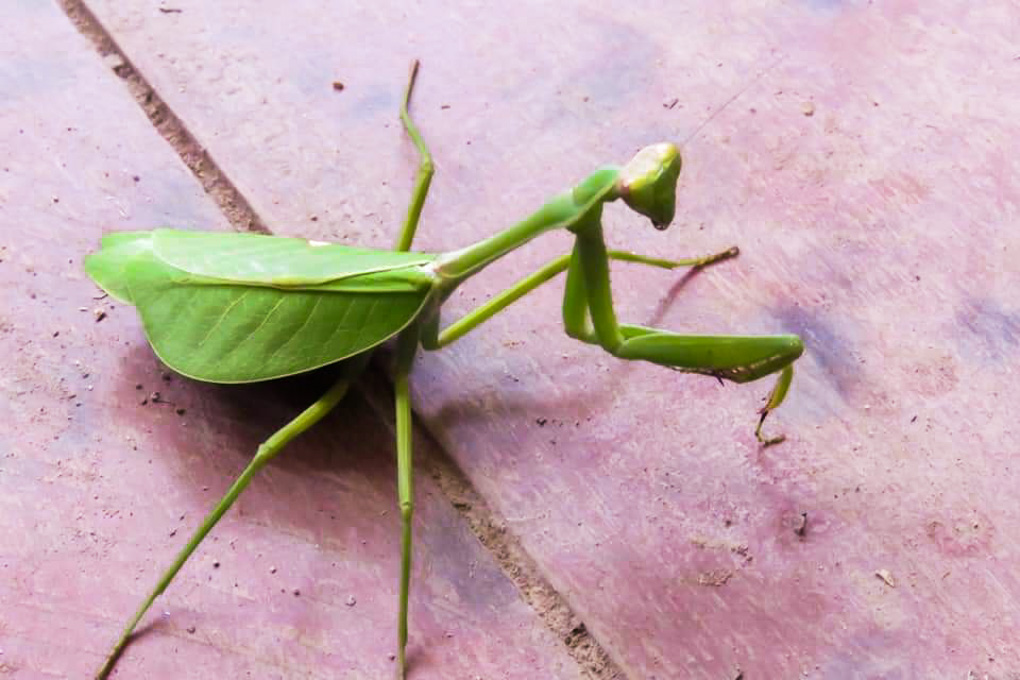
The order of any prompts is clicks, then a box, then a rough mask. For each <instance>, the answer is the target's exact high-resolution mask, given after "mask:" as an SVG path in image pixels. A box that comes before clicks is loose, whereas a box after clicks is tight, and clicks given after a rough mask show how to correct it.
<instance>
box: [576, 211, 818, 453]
mask: <svg viewBox="0 0 1020 680" xmlns="http://www.w3.org/2000/svg"><path fill="white" fill-rule="evenodd" d="M600 213H601V209H598V210H593V211H592V212H591V214H590V215H589V216H588V217H586V218H585V220H584V221H582V222H579V224H578V227H577V228H576V229H575V230H574V231H575V233H576V234H577V240H576V242H575V245H574V250H573V253H572V255H571V260H570V264H569V267H568V272H567V285H566V289H565V292H564V300H563V319H564V325H565V326H566V330H567V334H568V335H570V336H571V337H574V338H577V339H578V340H582V341H584V342H587V343H591V344H595V345H599V346H601V347H602V348H603V349H605V350H606V351H607V352H609V353H610V354H612V355H613V356H617V357H620V358H621V359H631V360H634V359H637V360H643V361H649V362H652V363H656V364H660V365H663V366H667V367H670V368H674V369H676V370H680V371H685V372H691V373H701V374H704V375H711V376H714V377H717V378H726V379H727V380H732V381H733V382H737V383H743V382H750V381H752V380H757V379H758V378H762V377H764V376H766V375H769V374H771V373H775V372H776V371H780V377H779V380H778V381H777V383H776V386H775V387H774V388H773V390H772V392H771V393H770V394H769V397H768V400H767V401H766V404H765V407H764V408H762V410H761V417H760V419H759V421H758V427H757V428H756V429H755V436H756V437H757V439H758V441H759V442H761V443H762V444H763V445H765V446H771V445H773V444H778V443H779V442H781V441H783V440H784V437H783V436H779V437H774V438H771V439H769V438H765V437H764V436H763V435H762V433H761V430H762V425H763V424H764V422H765V417H766V416H767V415H768V413H769V412H770V411H772V410H773V409H775V408H777V407H778V406H779V405H780V404H781V403H782V402H783V399H784V398H785V397H786V393H787V390H788V389H789V386H790V381H791V380H792V379H793V368H792V364H793V362H794V361H795V360H796V359H797V357H799V356H800V355H801V353H802V351H803V345H802V344H801V341H800V338H798V337H797V336H794V335H773V336H732V335H717V336H706V335H680V334H677V333H673V332H670V331H663V330H659V329H656V328H645V327H643V326H634V325H629V324H624V325H621V324H619V323H618V322H617V320H616V312H615V310H614V308H613V298H612V290H611V288H610V285H609V264H608V260H609V259H610V256H609V253H608V252H607V250H606V246H605V242H604V240H603V237H602V225H601V223H600V221H599V218H600Z"/></svg>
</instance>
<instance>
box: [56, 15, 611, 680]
mask: <svg viewBox="0 0 1020 680" xmlns="http://www.w3.org/2000/svg"><path fill="white" fill-rule="evenodd" d="M58 3H59V4H60V6H61V8H62V9H63V10H64V12H65V13H66V14H67V16H68V18H69V19H70V20H71V23H72V24H73V25H74V26H75V28H76V29H78V31H79V32H80V33H81V34H82V35H83V36H85V37H86V38H87V39H89V41H91V42H92V44H93V46H94V47H95V48H96V51H98V52H99V54H100V55H101V56H102V57H104V59H106V60H107V63H110V64H111V66H112V70H113V72H114V73H116V74H117V75H118V76H119V77H120V78H121V79H122V80H124V82H125V83H126V84H127V86H128V89H129V91H130V92H131V94H132V96H133V97H134V98H135V101H136V102H137V103H138V105H139V106H140V107H142V110H143V111H144V112H145V115H146V116H148V118H149V121H150V122H151V123H152V125H153V127H155V128H156V130H157V132H159V133H160V135H162V137H163V138H164V139H165V140H166V141H167V143H168V144H170V146H171V147H172V148H173V149H174V151H175V152H177V155H178V156H179V157H180V158H181V160H182V161H183V162H184V164H185V165H187V167H188V169H190V170H191V172H192V174H193V175H194V176H195V178H196V179H198V181H199V182H200V183H201V185H202V188H203V189H204V190H205V192H206V193H207V194H208V195H209V196H210V198H212V200H213V201H214V202H215V203H216V205H217V206H218V207H219V208H220V210H221V211H222V212H223V214H224V215H225V216H226V217H227V219H228V220H229V221H230V224H231V225H232V226H233V227H234V229H235V230H237V231H252V232H258V233H263V234H271V233H272V232H271V231H270V230H269V228H268V227H267V226H266V225H265V223H264V222H263V221H262V218H260V217H259V215H258V213H256V212H255V209H254V208H253V207H252V206H251V204H250V203H249V202H248V200H247V199H246V198H245V197H244V195H243V194H242V193H241V192H240V191H239V190H238V189H237V187H236V186H235V185H234V184H233V183H232V182H231V181H230V179H229V178H228V177H227V175H226V173H224V172H223V170H222V169H221V168H220V167H219V165H217V164H216V162H215V161H214V160H213V158H212V157H211V156H210V155H209V153H208V152H207V151H206V149H205V148H203V147H202V145H201V144H199V142H198V140H197V139H195V137H194V136H193V135H192V134H191V132H190V131H189V130H188V128H187V127H186V126H185V125H184V123H183V121H181V119H180V118H179V117H178V116H177V114H175V113H174V112H173V110H172V109H171V108H170V106H169V105H168V104H167V103H166V102H165V101H163V99H162V98H161V97H160V96H159V95H158V94H157V93H156V91H155V89H154V88H153V87H152V85H151V84H150V83H149V81H147V80H146V79H145V78H144V77H143V76H142V75H141V73H139V71H138V69H136V68H135V67H134V65H133V64H132V63H131V61H130V60H129V59H128V57H127V55H126V54H125V53H124V52H123V50H121V49H120V47H119V46H118V45H117V44H116V42H115V41H114V40H113V37H112V36H111V35H110V34H109V32H107V30H106V29H105V28H104V27H103V25H102V24H101V23H100V22H99V20H98V19H96V17H95V15H94V14H93V13H92V12H91V10H89V9H88V7H87V6H86V5H85V4H84V0H58ZM367 373H368V374H370V375H371V376H372V377H371V378H370V379H369V380H367V381H366V380H364V379H363V380H361V381H359V383H358V386H357V388H356V389H358V391H360V392H362V394H364V396H365V398H366V399H367V400H368V402H369V404H370V405H371V407H372V409H373V410H374V411H375V412H376V413H377V414H378V415H379V416H380V418H381V420H382V421H383V422H384V423H385V424H386V426H387V427H388V428H390V429H391V430H392V429H393V413H392V408H390V406H389V403H390V402H391V401H392V384H391V382H390V381H389V379H388V378H387V377H386V376H385V375H382V374H381V373H382V372H381V371H380V370H379V369H378V368H374V367H373V368H370V369H369V371H368V372H367ZM383 384H385V385H386V386H387V388H386V390H387V391H388V392H389V393H390V397H389V400H388V401H386V400H384V395H383V394H382V391H383V390H382V387H381V385H383ZM414 431H415V432H416V436H415V438H416V439H417V440H419V441H422V440H424V441H426V442H427V445H426V446H425V447H424V451H423V453H425V455H420V456H419V462H418V464H417V465H416V467H418V468H419V469H421V470H422V471H424V472H425V473H426V474H428V475H429V476H430V477H431V478H432V479H433V481H434V482H435V483H436V485H437V486H438V487H439V489H440V491H441V492H442V493H443V495H444V496H445V498H446V499H447V501H449V503H450V504H451V505H452V506H453V508H454V509H455V510H456V511H457V513H458V514H459V515H460V517H461V518H462V519H463V521H464V522H465V523H466V524H467V525H468V527H469V529H470V530H471V532H472V534H474V536H475V537H476V538H477V539H478V541H479V542H480V543H481V544H482V546H483V547H484V548H485V549H486V551H488V552H489V554H490V555H492V557H493V559H495V560H496V563H497V564H498V565H499V567H500V569H501V570H502V572H503V573H504V574H505V575H506V577H507V578H508V579H509V580H510V582H511V583H513V585H514V587H515V588H516V589H517V592H518V593H519V594H520V596H521V598H522V599H523V600H524V601H525V602H526V603H527V604H528V605H529V606H530V607H531V609H532V610H533V611H534V612H535V613H536V615H537V616H538V618H539V620H540V621H542V623H543V624H545V626H546V628H547V629H548V630H550V631H551V632H552V633H553V635H555V636H556V638H557V639H558V640H559V641H560V642H562V643H563V644H564V645H565V646H566V648H567V651H568V653H569V654H570V656H571V658H572V659H573V660H574V661H575V663H577V665H578V667H579V668H580V669H581V673H582V677H584V678H586V679H587V680H626V678H627V675H626V674H625V673H624V672H623V670H622V669H621V668H620V667H619V666H618V665H617V664H616V662H614V661H613V660H612V658H611V657H610V656H609V654H608V652H606V650H605V649H604V648H603V647H602V646H601V645H600V644H599V643H598V641H597V640H596V639H595V637H594V636H593V635H592V634H591V632H590V631H589V630H588V628H587V626H586V625H585V623H584V621H582V620H581V618H580V616H578V615H577V613H576V612H574V610H573V609H572V608H571V606H570V604H569V603H568V602H567V600H566V598H565V597H563V595H561V594H560V593H559V591H557V590H556V589H555V588H554V587H553V586H552V584H551V583H550V582H549V580H548V579H547V578H546V577H545V575H544V573H543V572H542V570H541V569H540V568H539V566H538V564H537V563H536V562H535V560H534V559H533V558H532V557H531V555H530V554H528V552H527V551H526V550H525V549H524V547H523V546H522V545H521V543H520V540H519V539H518V538H517V537H516V536H515V535H514V534H513V533H511V532H510V531H509V529H507V526H506V521H505V519H504V518H502V517H501V516H500V515H499V514H498V513H496V512H495V511H494V510H492V508H490V507H489V504H488V503H487V502H486V500H485V498H484V497H483V496H482V495H481V494H480V493H479V492H478V490H477V489H476V488H475V487H474V485H472V483H471V481H470V479H468V477H467V475H465V474H464V472H463V471H462V470H461V469H460V467H459V466H458V465H457V464H456V462H455V461H454V460H453V458H452V457H451V456H450V454H449V453H448V452H447V451H446V450H445V449H444V448H443V447H442V446H441V445H440V444H439V443H438V441H436V439H435V438H434V437H433V436H432V435H431V433H430V432H429V431H428V429H427V428H426V427H424V426H423V425H422V424H421V422H420V421H419V420H418V419H417V418H416V419H415V422H414Z"/></svg>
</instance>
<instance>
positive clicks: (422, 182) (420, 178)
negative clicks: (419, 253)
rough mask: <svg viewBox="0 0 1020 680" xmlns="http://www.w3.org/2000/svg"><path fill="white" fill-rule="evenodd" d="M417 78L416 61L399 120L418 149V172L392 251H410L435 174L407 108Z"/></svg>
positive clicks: (422, 140) (423, 140) (426, 147)
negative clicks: (405, 214)
mask: <svg viewBox="0 0 1020 680" xmlns="http://www.w3.org/2000/svg"><path fill="white" fill-rule="evenodd" d="M417 77H418V60H417V59H416V60H415V61H414V62H412V64H411V75H410V76H409V77H408V80H407V89H406V90H405V91H404V103H403V104H402V105H401V107H400V120H401V121H403V123H404V128H405V129H406V130H407V134H408V135H409V136H410V137H411V141H413V142H414V145H415V147H416V148H417V149H418V172H417V173H416V174H415V178H414V189H413V190H412V192H411V203H410V205H408V207H407V217H406V218H405V219H404V226H403V228H402V229H401V230H400V236H399V237H397V242H396V244H395V245H394V246H393V249H394V250H410V249H411V243H412V242H413V241H414V234H415V232H416V231H417V230H418V221H419V220H420V219H421V211H422V208H423V207H424V206H425V198H426V197H427V196H428V193H429V186H430V185H431V184H432V175H433V174H435V165H434V164H433V163H432V153H431V152H430V151H429V147H428V145H427V144H426V143H425V139H424V138H423V137H422V136H421V132H420V131H419V130H418V126H417V125H415V124H414V121H413V120H411V114H410V113H408V107H409V106H410V103H411V92H412V91H413V90H414V81H415V79H416V78H417Z"/></svg>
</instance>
